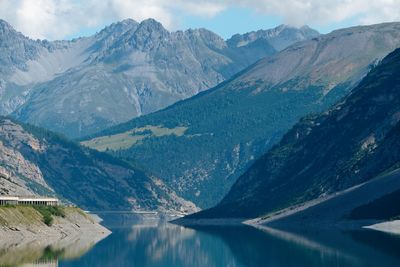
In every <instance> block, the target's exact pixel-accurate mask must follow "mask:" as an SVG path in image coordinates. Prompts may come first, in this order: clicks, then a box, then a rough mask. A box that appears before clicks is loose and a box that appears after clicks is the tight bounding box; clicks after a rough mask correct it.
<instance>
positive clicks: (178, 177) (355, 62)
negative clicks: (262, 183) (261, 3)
mask: <svg viewBox="0 0 400 267" xmlns="http://www.w3.org/2000/svg"><path fill="white" fill-rule="evenodd" d="M255 35H256V33H252V34H249V35H248V36H241V37H240V38H239V37H233V38H232V40H231V42H233V43H235V44H246V43H247V42H248V41H249V40H252V38H255V37H252V36H255ZM399 46H400V23H385V24H378V25H371V26H359V27H352V28H347V29H341V30H336V31H333V32H332V33H329V34H325V35H319V36H317V37H314V38H312V39H310V40H305V41H302V42H297V43H295V44H293V45H291V46H289V47H287V48H286V49H284V50H282V51H280V52H279V53H276V54H274V55H270V56H267V57H265V58H263V59H262V60H260V61H258V62H257V63H255V64H253V65H251V66H250V67H248V68H246V69H245V70H244V71H241V72H240V73H238V74H236V75H235V76H233V77H232V78H231V79H229V80H227V81H225V82H222V83H221V84H219V85H217V86H216V87H214V88H212V89H210V90H207V91H204V92H201V93H199V94H198V95H196V96H194V97H192V98H190V99H187V100H184V101H180V102H178V103H176V104H174V105H172V106H170V107H168V108H166V109H164V110H161V111H158V112H155V113H152V114H149V115H145V116H141V117H139V118H136V119H134V120H132V121H129V122H127V123H124V124H121V125H118V126H115V127H112V128H110V129H108V130H105V131H103V132H101V133H100V134H96V135H93V136H91V137H89V138H85V139H84V140H82V141H83V142H82V144H84V145H85V146H88V147H91V148H95V149H98V150H100V151H107V152H108V153H111V154H112V155H113V156H116V157H118V158H121V159H123V160H127V161H132V162H139V163H140V164H141V166H142V167H143V168H144V169H148V170H152V172H153V173H154V174H155V175H157V176H158V177H161V178H162V179H163V181H164V182H165V183H166V184H167V185H169V186H170V187H172V188H175V189H176V191H177V193H178V195H179V196H181V197H183V198H185V199H187V200H190V201H192V202H194V203H195V204H196V205H198V206H199V207H201V208H207V207H211V206H213V205H215V204H217V203H218V202H219V201H220V200H221V199H222V198H223V196H224V195H225V194H226V193H227V192H228V191H229V189H230V188H231V186H232V185H233V184H234V183H235V182H236V180H237V178H238V177H239V176H240V175H241V174H243V172H245V170H246V169H247V168H248V167H249V166H250V165H251V164H252V163H253V162H254V161H255V160H256V159H257V158H259V157H260V156H262V155H263V154H264V153H265V152H266V151H268V149H269V148H271V147H272V146H273V145H274V144H276V143H277V142H279V140H280V139H281V138H282V136H283V135H284V134H285V133H286V132H287V131H288V130H289V129H290V128H291V127H292V126H293V125H295V123H296V122H297V121H298V120H299V119H300V118H301V117H303V116H305V115H307V114H310V113H316V112H321V111H324V110H326V109H327V108H329V107H330V106H331V105H333V104H335V103H336V102H337V101H339V100H340V99H341V98H343V97H344V96H346V95H347V94H349V93H350V92H351V90H352V89H353V88H354V87H356V86H357V84H358V83H359V82H360V81H361V79H362V78H363V77H364V76H365V75H366V74H367V73H368V72H369V71H370V70H371V69H373V68H374V67H375V66H376V64H378V63H379V62H380V60H381V59H382V58H383V57H385V56H386V55H387V54H388V53H390V52H391V51H393V50H394V49H396V48H397V47H399ZM254 186H256V184H254Z"/></svg>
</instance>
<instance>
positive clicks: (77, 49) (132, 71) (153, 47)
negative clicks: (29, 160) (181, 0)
mask: <svg viewBox="0 0 400 267" xmlns="http://www.w3.org/2000/svg"><path fill="white" fill-rule="evenodd" d="M1 25H2V28H1V29H2V30H1V31H0V42H2V43H3V45H2V46H1V48H0V49H1V51H0V52H2V54H1V55H0V60H1V62H2V63H4V64H3V68H2V69H0V71H2V73H3V72H4V75H3V77H2V82H0V114H3V115H5V114H10V113H13V115H14V116H15V117H16V118H18V119H20V120H23V121H25V122H30V123H34V124H36V125H39V126H44V127H46V128H49V129H51V130H55V131H58V132H61V133H64V134H66V135H68V136H70V137H80V136H83V135H88V134H92V133H94V132H97V131H99V130H102V129H105V128H106V127H109V126H112V125H115V124H117V123H121V122H124V121H127V120H129V119H131V118H133V117H137V116H140V115H144V114H148V113H151V112H154V111H157V110H159V109H162V108H164V107H166V106H169V105H171V104H173V103H175V102H177V101H179V100H182V99H185V98H188V97H191V96H193V95H195V94H197V93H199V92H201V91H203V90H206V89H208V88H211V87H213V86H215V85H217V84H218V83H220V82H222V81H224V80H225V79H227V78H229V77H231V76H232V75H233V74H235V73H237V72H238V71H240V70H242V69H243V68H245V67H247V66H249V65H250V64H252V63H254V62H255V61H257V60H259V59H261V58H262V57H264V56H266V55H271V54H274V53H275V52H276V51H278V50H280V49H282V48H284V47H286V46H287V45H289V44H292V43H293V42H296V41H299V40H304V39H306V38H310V37H313V36H314V33H313V34H308V33H305V31H304V30H303V29H302V28H301V29H295V28H289V27H286V26H280V27H278V28H282V29H280V30H278V28H277V29H275V30H272V31H266V33H264V34H261V33H260V34H258V35H256V36H253V35H254V34H253V35H252V34H246V35H244V36H243V38H242V39H245V40H246V41H245V43H243V42H242V43H241V44H240V45H239V44H238V43H237V42H236V43H235V42H234V41H224V40H223V39H222V38H221V37H219V36H218V35H216V34H215V33H213V32H210V31H208V30H206V29H196V30H187V31H177V32H169V31H167V30H166V29H165V28H164V27H163V26H162V25H161V24H160V23H159V22H157V21H155V20H153V19H148V20H145V21H142V22H141V23H138V22H135V21H133V20H124V21H121V22H118V23H114V24H112V25H110V26H108V27H106V28H105V29H103V30H102V31H100V32H99V33H97V34H95V35H93V36H91V37H87V38H79V39H75V40H72V41H56V42H48V41H33V40H30V39H28V38H26V37H24V36H23V35H22V34H20V33H17V32H16V31H15V30H13V29H12V27H11V26H10V25H8V24H7V23H6V22H2V24H1ZM315 34H317V33H315ZM250 35H251V37H248V36H250ZM235 38H236V39H240V38H241V37H240V36H236V37H235ZM279 40H280V41H279ZM270 41H271V42H272V43H273V44H272V43H271V44H270ZM276 43H279V45H277V44H276ZM0 68H1V67H0Z"/></svg>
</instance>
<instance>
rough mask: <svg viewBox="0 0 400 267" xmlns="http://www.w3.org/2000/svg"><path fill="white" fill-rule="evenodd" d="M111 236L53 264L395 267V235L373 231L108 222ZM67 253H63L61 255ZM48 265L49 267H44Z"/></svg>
mask: <svg viewBox="0 0 400 267" xmlns="http://www.w3.org/2000/svg"><path fill="white" fill-rule="evenodd" d="M106 223H109V227H110V228H112V231H113V234H112V235H110V236H109V237H108V238H106V239H104V240H102V241H100V242H99V243H97V244H96V245H95V246H94V247H92V248H91V249H89V251H88V252H85V254H83V255H79V254H78V256H76V255H75V256H74V257H73V258H75V259H66V258H71V257H68V256H67V255H65V253H62V252H59V253H56V252H53V253H47V254H48V255H51V256H50V258H51V257H54V258H58V259H57V261H58V264H59V266H63V267H69V266H90V267H93V266H110V267H119V266H121V267H122V266H134V267H140V266H143V267H144V266H161V267H163V266H168V267H169V266H171V267H180V266H188V267H196V266H201V267H207V266H232V267H233V266H272V267H274V266H284V267H286V266H309V267H312V266H332V267H333V266H335V267H337V266H350V267H351V266H360V267H361V266H363V267H364V266H379V267H380V266H388V267H390V266H397V267H398V266H400V238H399V237H396V236H391V235H387V234H383V233H378V232H374V231H356V232H339V231H337V232H334V231H328V232H327V231H308V232H301V233H289V232H285V231H277V230H267V231H265V230H263V231H261V230H257V229H255V228H252V227H247V226H226V227H199V228H196V229H191V228H184V227H181V226H176V225H172V224H168V223H165V222H159V221H154V220H149V221H145V222H143V221H141V222H139V221H136V222H135V221H128V222H127V221H125V222H124V223H123V224H119V223H118V222H116V221H112V220H111V221H108V222H106ZM67 254H68V253H67ZM48 266H52V265H48Z"/></svg>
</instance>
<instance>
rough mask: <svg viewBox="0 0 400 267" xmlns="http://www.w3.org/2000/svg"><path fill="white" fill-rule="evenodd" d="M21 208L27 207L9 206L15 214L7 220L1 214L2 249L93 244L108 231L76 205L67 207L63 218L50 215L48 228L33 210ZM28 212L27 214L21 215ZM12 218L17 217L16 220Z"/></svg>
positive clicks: (0, 234) (0, 243) (0, 233)
mask: <svg viewBox="0 0 400 267" xmlns="http://www.w3.org/2000/svg"><path fill="white" fill-rule="evenodd" d="M24 208H26V210H25V211H23V212H21V211H17V210H16V209H15V208H12V209H14V210H13V211H11V212H12V213H13V214H14V215H15V216H14V217H13V218H10V219H9V220H8V221H7V219H6V220H5V221H6V222H4V216H1V215H0V236H1V238H0V248H1V249H3V248H8V247H13V248H18V247H21V248H22V247H25V246H27V245H29V247H32V246H35V247H41V248H46V247H48V246H55V247H58V248H64V247H67V246H68V245H70V244H81V246H83V244H85V245H86V246H92V245H94V244H95V243H97V242H99V241H100V240H102V239H104V238H105V237H107V236H108V235H109V234H110V233H111V232H110V231H109V230H108V229H107V228H105V227H103V226H102V225H100V224H99V222H98V221H96V220H95V219H94V218H92V217H91V216H90V215H87V214H85V213H83V212H82V211H80V210H79V209H76V208H66V212H65V213H66V216H65V218H61V217H55V216H53V218H54V223H53V225H52V226H50V227H49V226H47V225H46V224H44V223H43V222H42V221H41V217H40V216H38V214H34V213H30V212H32V211H34V209H33V208H30V207H24ZM27 213H29V215H24V214H27ZM3 215H4V213H3ZM6 215H7V214H6ZM28 216H29V217H28ZM10 217H11V216H10ZM14 220H19V223H18V222H15V221H14ZM28 221H29V223H27V222H28Z"/></svg>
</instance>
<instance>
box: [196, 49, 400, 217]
mask: <svg viewBox="0 0 400 267" xmlns="http://www.w3.org/2000/svg"><path fill="white" fill-rule="evenodd" d="M399 167H400V49H397V50H396V51H394V52H393V53H391V54H390V55H388V56H387V57H386V58H385V59H384V60H383V61H382V63H380V64H379V65H378V66H377V67H376V68H374V69H373V70H372V71H371V72H370V73H369V74H368V76H367V77H366V78H364V79H363V80H362V82H361V83H360V84H359V85H358V86H357V87H356V88H355V89H354V90H353V92H352V93H351V94H350V95H349V96H348V97H346V98H345V99H344V100H343V101H341V102H339V103H338V104H336V105H335V106H334V107H332V108H331V109H329V110H328V111H327V112H324V113H321V114H319V115H315V116H309V117H305V118H303V119H302V120H301V121H300V122H299V123H298V124H296V125H295V126H294V127H293V128H292V129H291V130H290V131H289V132H288V133H287V134H285V136H284V137H283V139H282V140H281V142H280V143H279V144H278V145H276V146H274V147H273V148H272V149H271V150H270V151H269V152H268V153H267V154H265V155H264V156H262V157H261V158H260V159H258V160H257V161H256V162H255V163H254V164H253V165H252V166H251V167H250V168H249V169H248V170H247V171H246V172H245V173H244V174H243V175H242V176H241V177H240V178H239V179H238V181H237V182H236V183H235V184H234V186H233V187H232V189H231V190H230V192H229V193H228V195H227V196H226V197H225V198H224V199H223V200H222V201H221V203H220V204H218V205H217V206H216V207H215V208H212V209H210V210H206V211H203V212H201V213H199V214H196V215H194V217H247V218H249V217H257V216H261V215H264V214H267V213H270V212H273V211H277V210H280V209H283V208H287V207H290V206H293V205H297V204H300V203H303V202H305V201H308V200H311V199H316V198H319V197H323V196H326V195H330V194H332V193H335V192H338V191H341V190H344V189H346V188H350V187H352V186H355V185H358V184H361V183H363V182H365V181H368V180H370V179H373V178H375V177H377V176H378V175H380V174H382V173H385V172H386V173H387V172H389V171H390V170H395V169H398V168H399ZM397 173H398V172H397ZM393 177H399V176H398V175H397V176H393ZM392 190H393V191H394V192H393V194H392V195H389V196H387V197H383V198H381V199H380V200H376V201H374V202H372V203H371V204H369V206H368V205H367V206H365V207H364V208H362V207H361V208H359V209H358V211H355V213H354V214H353V215H354V216H355V217H359V218H371V217H372V218H376V217H379V211H382V213H383V212H384V209H383V208H384V203H386V204H388V203H391V204H390V205H392V207H395V206H396V203H395V202H393V201H394V200H396V199H398V195H399V193H398V192H399V188H393V189H392ZM396 190H397V191H396ZM368 207H369V208H370V211H369V212H366V211H367V210H368ZM373 207H375V208H377V209H375V208H374V209H373ZM386 208H388V207H386ZM397 211H399V210H398V209H397ZM327 212H329V211H328V210H327ZM368 214H369V215H368ZM374 214H375V215H374ZM394 215H395V214H394V213H393V214H392V216H394ZM369 216H371V217H369Z"/></svg>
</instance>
